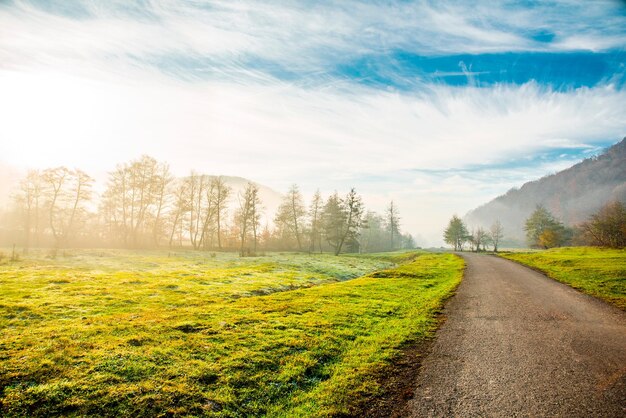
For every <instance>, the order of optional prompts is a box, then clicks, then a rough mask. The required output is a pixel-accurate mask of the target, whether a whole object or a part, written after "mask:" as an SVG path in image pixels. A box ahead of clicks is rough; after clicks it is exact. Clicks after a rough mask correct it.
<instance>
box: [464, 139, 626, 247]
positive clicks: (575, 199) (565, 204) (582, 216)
mask: <svg viewBox="0 0 626 418" xmlns="http://www.w3.org/2000/svg"><path fill="white" fill-rule="evenodd" d="M610 200H620V201H622V202H626V138H624V139H623V140H622V141H621V142H619V143H617V144H615V145H613V146H612V147H610V148H608V149H607V150H606V151H604V152H603V153H602V154H600V155H598V156H596V157H592V158H588V159H585V160H583V161H581V162H580V163H578V164H576V165H574V166H572V167H570V168H568V169H566V170H563V171H560V172H558V173H556V174H553V175H550V176H547V177H543V178H541V179H539V180H535V181H531V182H528V183H525V184H524V185H523V186H522V187H520V188H519V189H511V190H509V191H508V192H507V193H506V194H504V195H502V196H499V197H497V198H495V199H494V200H492V201H490V202H489V203H486V204H484V205H482V206H480V207H478V208H476V209H474V210H472V211H470V212H469V213H468V214H467V215H466V216H465V220H466V222H467V224H468V225H470V226H483V227H489V226H490V225H491V224H492V223H493V222H494V221H495V220H496V219H499V220H500V222H502V224H503V226H504V231H505V240H506V241H507V243H508V244H509V245H515V244H519V245H523V244H524V230H523V226H524V221H525V220H526V219H527V218H528V216H529V215H530V214H531V213H532V211H533V210H534V209H535V206H536V205H538V204H541V205H543V206H545V207H546V208H547V209H548V210H550V211H551V212H552V213H553V214H554V215H555V216H556V217H558V218H559V219H560V220H561V221H562V222H564V223H565V224H566V225H570V226H571V225H575V224H578V223H580V222H581V221H584V220H586V219H587V217H588V216H589V215H590V214H592V213H593V212H595V211H597V210H598V209H599V208H600V206H602V205H604V204H605V203H606V202H608V201H610Z"/></svg>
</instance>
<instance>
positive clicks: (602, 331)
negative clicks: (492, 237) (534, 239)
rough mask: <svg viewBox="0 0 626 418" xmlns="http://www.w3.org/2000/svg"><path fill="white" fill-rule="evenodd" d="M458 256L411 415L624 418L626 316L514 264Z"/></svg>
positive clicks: (491, 258) (625, 414)
mask: <svg viewBox="0 0 626 418" xmlns="http://www.w3.org/2000/svg"><path fill="white" fill-rule="evenodd" d="M463 257H464V258H465V261H466V263H467V271H466V275H465V279H464V281H463V282H462V283H461V285H460V286H459V289H458V292H457V295H456V296H455V297H454V298H453V299H452V300H451V301H450V302H449V303H448V305H447V306H446V312H445V314H446V316H447V321H446V323H445V324H444V325H443V327H442V328H441V329H440V330H439V332H438V334H437V339H436V341H435V343H434V345H433V349H432V352H431V353H430V354H429V355H428V356H427V357H426V358H425V359H424V361H423V363H422V369H421V372H420V377H419V381H418V387H417V389H416V392H415V398H414V399H413V400H412V401H411V403H410V404H409V408H410V413H409V414H410V415H411V416H414V417H426V416H437V417H439V416H446V417H448V416H457V417H460V416H463V417H465V416H484V417H513V416H533V417H538V416H562V417H626V314H624V313H623V312H622V311H620V310H618V309H616V308H613V307H611V306H608V305H606V304H604V303H603V302H600V301H598V300H595V299H593V298H591V297H589V296H585V295H583V294H581V293H579V292H577V291H575V290H573V289H571V288H569V287H567V286H565V285H562V284H560V283H557V282H555V281H553V280H551V279H548V278H546V277H545V276H543V275H542V274H539V273H537V272H535V271H533V270H530V269H527V268H525V267H522V266H520V265H518V264H516V263H513V262H511V261H508V260H504V259H500V258H497V257H494V256H488V255H479V254H464V255H463Z"/></svg>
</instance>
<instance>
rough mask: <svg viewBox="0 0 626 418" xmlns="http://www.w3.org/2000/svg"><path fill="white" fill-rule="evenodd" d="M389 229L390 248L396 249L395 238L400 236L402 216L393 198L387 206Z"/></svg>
mask: <svg viewBox="0 0 626 418" xmlns="http://www.w3.org/2000/svg"><path fill="white" fill-rule="evenodd" d="M387 230H388V231H389V249H390V250H392V251H393V250H394V249H395V238H396V237H398V236H400V216H399V214H398V208H397V207H396V206H395V205H394V204H393V200H392V201H391V203H389V207H387Z"/></svg>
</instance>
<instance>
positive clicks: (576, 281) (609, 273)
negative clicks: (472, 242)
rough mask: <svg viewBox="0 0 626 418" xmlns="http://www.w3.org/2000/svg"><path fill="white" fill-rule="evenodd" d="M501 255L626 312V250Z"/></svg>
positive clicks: (576, 249) (580, 249)
mask: <svg viewBox="0 0 626 418" xmlns="http://www.w3.org/2000/svg"><path fill="white" fill-rule="evenodd" d="M499 255H500V256H501V257H505V258H508V259H511V260H515V261H518V262H520V263H523V264H526V265H528V266H530V267H533V268H536V269H538V270H541V271H542V272H544V273H546V274H547V275H548V276H549V277H552V278H553V279H556V280H558V281H560V282H563V283H566V284H568V285H570V286H572V287H574V288H576V289H578V290H580V291H582V292H585V293H587V294H589V295H592V296H595V297H597V298H600V299H604V300H605V301H607V302H609V303H612V304H613V305H615V306H617V307H619V308H621V309H623V310H626V250H612V249H605V248H594V247H572V248H554V249H551V250H546V251H538V252H527V253H521V252H515V253H513V252H511V253H499Z"/></svg>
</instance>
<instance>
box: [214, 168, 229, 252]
mask: <svg viewBox="0 0 626 418" xmlns="http://www.w3.org/2000/svg"><path fill="white" fill-rule="evenodd" d="M212 186H213V193H214V194H213V199H214V206H215V226H216V233H217V248H219V249H220V250H221V249H222V219H224V217H225V212H226V210H227V205H228V198H229V196H230V193H231V191H232V189H231V188H230V187H229V186H228V185H226V182H225V181H224V178H223V177H221V176H220V177H215V178H214V179H213V181H212Z"/></svg>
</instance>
